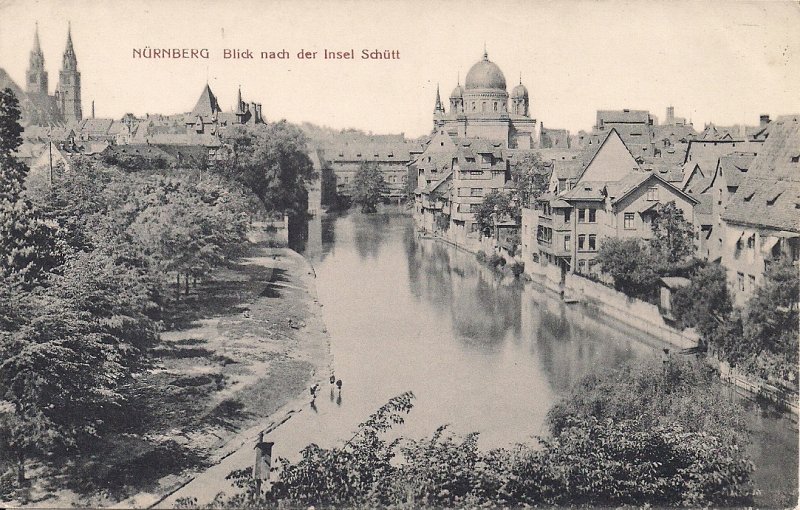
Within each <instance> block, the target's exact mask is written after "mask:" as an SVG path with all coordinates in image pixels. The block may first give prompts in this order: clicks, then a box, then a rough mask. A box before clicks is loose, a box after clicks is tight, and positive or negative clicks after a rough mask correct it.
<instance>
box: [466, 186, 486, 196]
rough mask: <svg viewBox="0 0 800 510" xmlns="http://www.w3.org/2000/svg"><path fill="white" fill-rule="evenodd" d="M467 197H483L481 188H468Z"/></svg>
mask: <svg viewBox="0 0 800 510" xmlns="http://www.w3.org/2000/svg"><path fill="white" fill-rule="evenodd" d="M469 196H471V197H482V196H483V188H470V189H469Z"/></svg>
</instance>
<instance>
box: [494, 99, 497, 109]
mask: <svg viewBox="0 0 800 510" xmlns="http://www.w3.org/2000/svg"><path fill="white" fill-rule="evenodd" d="M494 111H497V101H495V102H494Z"/></svg>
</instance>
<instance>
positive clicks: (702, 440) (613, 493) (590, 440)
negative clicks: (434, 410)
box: [185, 360, 753, 508]
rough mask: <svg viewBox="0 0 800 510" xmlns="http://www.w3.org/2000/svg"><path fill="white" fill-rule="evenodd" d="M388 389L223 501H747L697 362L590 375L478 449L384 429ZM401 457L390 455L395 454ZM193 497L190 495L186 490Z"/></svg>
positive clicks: (739, 434) (733, 436)
mask: <svg viewBox="0 0 800 510" xmlns="http://www.w3.org/2000/svg"><path fill="white" fill-rule="evenodd" d="M412 399H413V395H412V394H410V393H407V394H404V395H401V396H400V397H397V398H395V399H392V400H390V401H389V403H387V404H386V405H385V406H384V407H382V408H381V409H380V410H378V412H376V413H375V414H374V415H372V416H371V417H370V418H369V419H368V420H367V421H365V422H364V423H362V424H361V425H360V426H359V428H358V430H357V431H356V433H355V435H354V437H353V438H352V439H351V440H349V441H347V442H346V443H344V444H343V445H342V446H339V447H334V448H330V449H325V448H321V447H319V446H317V445H313V444H312V445H309V446H308V447H306V448H305V449H304V450H303V451H302V458H301V459H300V460H299V461H297V462H296V463H292V462H289V461H287V460H285V459H281V461H280V464H281V467H280V478H279V480H278V481H276V482H275V483H274V484H273V486H272V490H271V492H268V493H266V494H257V493H256V492H255V490H254V485H253V483H252V481H251V480H250V478H249V476H250V472H249V470H245V471H240V472H236V473H234V474H232V475H233V478H234V479H236V482H237V484H238V486H239V487H246V488H247V489H248V490H247V492H245V493H243V494H239V495H237V496H234V497H233V498H226V497H225V496H220V497H218V499H217V500H216V502H215V504H214V505H216V506H223V507H231V506H235V507H251V508H254V507H255V508H262V507H274V506H279V505H283V506H288V507H292V508H293V507H308V506H310V505H320V506H325V507H329V506H332V507H371V508H375V507H398V506H400V507H410V508H442V507H444V508H453V507H470V508H475V507H520V506H587V505H588V506H623V505H636V506H642V505H658V506H685V507H701V506H731V505H735V506H747V505H750V504H752V497H753V488H752V486H751V483H750V473H751V472H752V465H751V464H750V462H749V461H748V460H747V459H746V458H745V457H744V454H743V447H744V444H745V443H746V442H747V436H746V431H745V429H744V427H742V424H741V423H740V421H739V419H738V416H739V413H740V412H741V409H739V408H737V407H736V406H735V405H733V404H729V403H727V401H726V400H725V399H720V396H719V394H718V389H716V387H715V386H714V385H713V376H712V374H709V373H708V372H707V370H706V369H705V368H704V367H703V366H702V365H701V364H695V363H692V362H688V361H680V360H667V362H666V363H663V364H662V363H661V362H660V361H658V360H652V361H647V362H644V363H642V364H634V365H627V366H624V367H622V368H621V369H619V370H611V371H607V372H604V373H600V374H596V375H593V376H590V377H589V378H587V379H586V380H584V381H583V382H582V383H581V384H580V385H578V386H577V387H576V388H575V390H574V391H573V393H572V394H571V395H569V396H567V397H565V398H564V399H563V400H562V402H561V404H560V405H559V406H557V407H556V408H555V409H554V410H553V411H552V412H551V413H550V415H549V423H550V427H551V435H550V436H549V437H547V438H543V439H540V445H539V447H538V448H537V447H534V445H531V444H518V445H516V446H513V447H509V448H498V449H493V450H489V451H482V450H480V449H479V448H478V446H477V438H478V436H477V434H469V435H467V436H457V435H453V434H450V433H448V432H447V430H446V427H440V428H439V429H437V430H436V431H435V432H434V434H433V435H432V436H431V437H430V438H425V439H421V440H404V439H402V438H401V439H396V440H393V441H388V440H387V439H385V437H384V432H386V431H387V430H388V429H389V428H391V427H392V426H393V425H396V424H401V423H402V422H403V420H404V415H405V414H406V413H408V412H409V411H410V410H411V408H412V404H413V402H412ZM398 460H399V462H398ZM185 503H187V504H190V505H191V502H185Z"/></svg>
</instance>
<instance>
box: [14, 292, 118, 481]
mask: <svg viewBox="0 0 800 510" xmlns="http://www.w3.org/2000/svg"><path fill="white" fill-rule="evenodd" d="M25 299H26V301H25V302H24V307H25V309H26V310H25V315H26V317H25V320H24V323H22V324H19V325H17V326H16V327H15V328H14V329H12V330H11V331H7V332H4V334H3V335H0V399H1V400H5V401H6V402H8V403H9V404H10V407H11V409H10V410H9V411H5V412H2V413H0V414H2V415H3V416H2V418H0V420H1V421H2V425H3V426H4V433H3V434H2V437H3V441H4V442H5V444H3V445H2V449H4V450H7V451H9V452H13V455H14V456H15V457H16V459H17V466H18V481H19V482H20V483H22V482H24V480H25V461H26V460H27V459H30V458H32V457H34V456H47V455H50V454H52V453H54V452H58V451H65V450H69V449H72V448H74V447H76V446H77V445H78V444H79V442H81V441H82V440H88V439H89V438H91V437H95V436H96V435H97V434H98V433H99V432H100V431H101V430H102V428H103V426H104V421H103V417H104V416H106V415H107V413H108V412H109V411H110V410H111V409H113V408H116V407H118V406H119V405H120V403H121V401H122V394H121V393H120V384H121V383H122V382H123V381H124V380H126V379H127V378H128V376H129V374H130V372H129V370H128V369H127V368H126V367H125V365H124V364H123V363H122V361H121V356H120V352H119V350H118V349H117V348H116V347H114V346H112V345H109V344H108V343H107V342H106V339H105V338H104V335H103V334H102V333H101V332H100V331H98V330H97V327H96V326H97V324H96V323H95V322H94V321H93V319H92V317H91V315H90V314H88V313H86V312H85V311H82V310H78V309H75V308H74V307H73V306H71V304H70V303H69V302H66V301H64V300H62V299H58V298H55V297H53V296H52V295H49V294H47V293H45V292H36V293H35V294H26V295H25ZM2 305H3V306H5V303H3V304H2Z"/></svg>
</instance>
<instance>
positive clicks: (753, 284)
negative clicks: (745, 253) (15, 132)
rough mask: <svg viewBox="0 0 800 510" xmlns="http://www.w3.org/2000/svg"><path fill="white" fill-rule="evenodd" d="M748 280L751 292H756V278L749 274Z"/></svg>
mask: <svg viewBox="0 0 800 510" xmlns="http://www.w3.org/2000/svg"><path fill="white" fill-rule="evenodd" d="M747 280H748V281H747V283H749V284H750V292H753V291H755V290H756V277H755V276H753V275H751V274H749V275H747Z"/></svg>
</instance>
